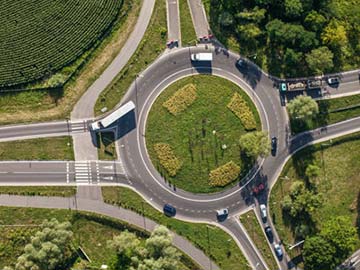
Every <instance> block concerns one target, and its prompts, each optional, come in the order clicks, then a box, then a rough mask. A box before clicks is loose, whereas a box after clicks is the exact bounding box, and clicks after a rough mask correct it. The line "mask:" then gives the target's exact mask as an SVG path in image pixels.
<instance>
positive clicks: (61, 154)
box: [0, 137, 74, 160]
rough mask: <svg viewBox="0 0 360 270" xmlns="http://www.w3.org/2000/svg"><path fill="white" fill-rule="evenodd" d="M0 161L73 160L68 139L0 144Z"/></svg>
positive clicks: (70, 141) (39, 139) (29, 140)
mask: <svg viewBox="0 0 360 270" xmlns="http://www.w3.org/2000/svg"><path fill="white" fill-rule="evenodd" d="M0 160H74V150H73V147H72V139H71V138H70V137H53V138H38V139H28V140H19V141H10V142H0Z"/></svg>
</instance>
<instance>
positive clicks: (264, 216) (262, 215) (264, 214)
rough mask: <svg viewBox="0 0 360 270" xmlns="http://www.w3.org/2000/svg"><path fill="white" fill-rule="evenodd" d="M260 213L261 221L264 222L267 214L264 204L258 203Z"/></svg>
mask: <svg viewBox="0 0 360 270" xmlns="http://www.w3.org/2000/svg"><path fill="white" fill-rule="evenodd" d="M260 215H261V218H262V220H263V222H266V218H267V214H266V205H265V204H260Z"/></svg>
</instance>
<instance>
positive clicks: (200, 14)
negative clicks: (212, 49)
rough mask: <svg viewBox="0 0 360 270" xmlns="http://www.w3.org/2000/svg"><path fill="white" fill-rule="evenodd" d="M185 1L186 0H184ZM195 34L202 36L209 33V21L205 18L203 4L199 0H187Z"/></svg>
mask: <svg viewBox="0 0 360 270" xmlns="http://www.w3.org/2000/svg"><path fill="white" fill-rule="evenodd" d="M184 1H186V0H184ZM187 1H188V4H189V7H190V13H191V18H192V21H193V25H194V28H195V32H196V36H197V37H202V36H205V35H208V34H209V29H210V28H209V23H208V21H207V18H206V13H205V9H204V5H203V4H202V2H201V0H187Z"/></svg>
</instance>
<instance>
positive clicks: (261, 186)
mask: <svg viewBox="0 0 360 270" xmlns="http://www.w3.org/2000/svg"><path fill="white" fill-rule="evenodd" d="M264 189H265V186H264V184H263V183H260V184H259V185H257V186H255V187H253V189H252V191H253V194H254V195H258V194H260V193H261V192H262V191H263V190H264Z"/></svg>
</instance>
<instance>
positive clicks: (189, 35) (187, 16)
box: [179, 0, 197, 46]
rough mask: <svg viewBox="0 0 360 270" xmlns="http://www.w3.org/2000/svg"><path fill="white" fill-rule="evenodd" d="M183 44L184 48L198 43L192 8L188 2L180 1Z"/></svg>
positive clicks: (185, 0)
mask: <svg viewBox="0 0 360 270" xmlns="http://www.w3.org/2000/svg"><path fill="white" fill-rule="evenodd" d="M179 12H180V28H181V43H182V45H183V46H187V45H194V44H195V43H196V41H197V37H196V33H195V29H194V25H193V21H192V19H191V13H190V8H189V4H188V1H187V0H179Z"/></svg>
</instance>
